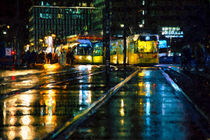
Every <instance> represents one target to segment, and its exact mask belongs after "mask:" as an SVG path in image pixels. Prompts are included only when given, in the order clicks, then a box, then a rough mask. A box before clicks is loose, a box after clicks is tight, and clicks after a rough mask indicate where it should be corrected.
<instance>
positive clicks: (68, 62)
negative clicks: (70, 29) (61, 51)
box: [66, 49, 71, 64]
mask: <svg viewBox="0 0 210 140" xmlns="http://www.w3.org/2000/svg"><path fill="white" fill-rule="evenodd" d="M70 54H71V51H70V49H68V50H67V53H66V63H67V64H70V57H71V56H70Z"/></svg>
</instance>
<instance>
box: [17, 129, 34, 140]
mask: <svg viewBox="0 0 210 140" xmlns="http://www.w3.org/2000/svg"><path fill="white" fill-rule="evenodd" d="M33 129H34V128H33V127H32V126H21V127H20V136H21V139H23V140H26V139H34V130H33Z"/></svg>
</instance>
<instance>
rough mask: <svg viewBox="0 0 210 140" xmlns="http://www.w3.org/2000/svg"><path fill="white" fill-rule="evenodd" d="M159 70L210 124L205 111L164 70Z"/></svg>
mask: <svg viewBox="0 0 210 140" xmlns="http://www.w3.org/2000/svg"><path fill="white" fill-rule="evenodd" d="M160 71H161V72H162V74H163V75H164V77H165V78H166V80H167V81H168V82H169V84H170V85H171V86H172V87H173V88H174V89H175V90H176V91H177V92H179V93H181V94H182V95H184V97H185V98H186V99H187V101H188V102H190V103H191V104H192V105H193V107H194V108H195V109H196V111H198V112H199V113H200V114H201V115H202V116H203V117H204V118H205V119H206V120H207V122H208V123H209V124H210V120H209V119H208V117H207V116H206V115H205V113H204V112H203V111H202V110H201V109H200V108H199V107H198V106H197V105H196V104H195V103H194V102H193V101H192V100H191V99H190V97H189V96H188V95H187V94H186V93H185V92H184V91H183V90H182V89H181V88H180V87H179V86H178V85H177V84H176V83H175V82H174V81H173V80H172V78H171V77H170V76H169V75H168V74H167V73H166V72H164V71H163V70H162V69H160Z"/></svg>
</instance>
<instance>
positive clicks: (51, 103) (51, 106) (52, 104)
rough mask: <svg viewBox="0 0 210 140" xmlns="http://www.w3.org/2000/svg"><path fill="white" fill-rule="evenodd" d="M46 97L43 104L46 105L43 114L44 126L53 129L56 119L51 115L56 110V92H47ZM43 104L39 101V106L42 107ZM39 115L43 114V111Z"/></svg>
mask: <svg viewBox="0 0 210 140" xmlns="http://www.w3.org/2000/svg"><path fill="white" fill-rule="evenodd" d="M46 92H47V93H46V95H45V96H44V99H43V100H44V103H45V105H46V108H45V112H46V114H47V115H46V116H45V119H44V122H45V124H46V125H52V126H53V128H54V127H56V125H57V123H56V119H57V117H56V116H55V115H53V114H54V113H55V108H56V98H55V95H56V90H47V91H46ZM42 104H43V102H42V101H40V105H42ZM41 114H43V110H41Z"/></svg>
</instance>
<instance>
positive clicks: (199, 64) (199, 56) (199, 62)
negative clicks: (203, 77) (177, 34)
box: [196, 42, 206, 71]
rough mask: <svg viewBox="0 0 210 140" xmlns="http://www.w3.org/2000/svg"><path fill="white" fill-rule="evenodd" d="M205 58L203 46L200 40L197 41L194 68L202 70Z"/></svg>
mask: <svg viewBox="0 0 210 140" xmlns="http://www.w3.org/2000/svg"><path fill="white" fill-rule="evenodd" d="M205 59H206V57H205V47H204V45H203V44H202V43H201V42H198V43H197V46H196V70H198V71H203V70H204V67H205Z"/></svg>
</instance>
